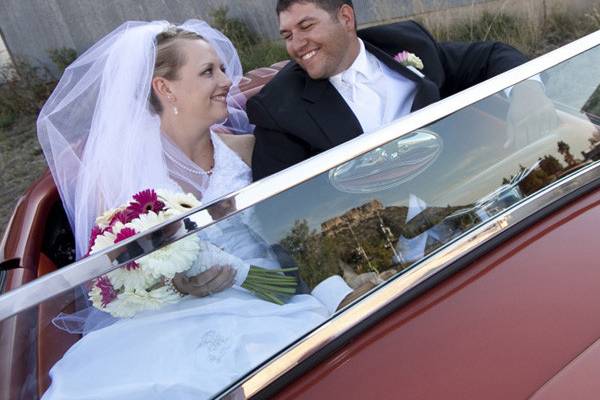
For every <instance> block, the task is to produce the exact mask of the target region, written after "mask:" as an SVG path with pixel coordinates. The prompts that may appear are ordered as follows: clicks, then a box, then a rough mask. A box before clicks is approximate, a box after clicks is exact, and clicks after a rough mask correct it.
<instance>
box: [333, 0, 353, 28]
mask: <svg viewBox="0 0 600 400" xmlns="http://www.w3.org/2000/svg"><path fill="white" fill-rule="evenodd" d="M337 17H338V21H340V23H342V25H344V27H345V28H346V30H348V31H354V32H356V16H355V15H354V9H353V8H352V7H351V6H349V5H348V4H342V6H341V7H340V8H339V10H338V12H337Z"/></svg>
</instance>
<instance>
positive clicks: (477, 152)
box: [256, 49, 600, 243]
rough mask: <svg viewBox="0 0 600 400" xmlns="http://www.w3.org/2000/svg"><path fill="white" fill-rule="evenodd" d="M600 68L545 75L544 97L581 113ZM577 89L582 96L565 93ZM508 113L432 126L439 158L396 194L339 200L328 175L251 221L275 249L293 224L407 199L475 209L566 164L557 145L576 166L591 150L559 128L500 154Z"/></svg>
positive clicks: (494, 111)
mask: <svg viewBox="0 0 600 400" xmlns="http://www.w3.org/2000/svg"><path fill="white" fill-rule="evenodd" d="M599 63H600V50H599V49H594V50H591V51H589V52H587V53H584V54H583V55H580V56H578V57H576V58H574V59H571V60H569V61H568V62H565V63H563V64H561V65H559V66H557V67H555V68H553V69H550V70H548V71H547V72H546V74H545V82H546V91H547V94H548V96H549V97H551V98H552V99H553V100H556V99H558V100H559V101H560V102H561V103H562V104H566V105H569V106H571V107H573V108H574V109H576V110H579V109H580V108H581V106H582V105H583V104H584V103H585V102H586V101H587V99H588V97H589V96H590V95H591V93H593V91H594V90H595V89H596V87H597V86H598V84H600V69H599V68H597V65H598V64H599ZM583 77H585V81H584V82H583ZM578 78H579V79H578ZM574 81H576V82H574ZM580 86H581V87H584V88H585V90H576V91H574V90H571V89H570V88H572V87H580ZM506 111H507V102H506V100H505V98H504V97H503V96H502V95H495V96H492V97H491V98H488V99H485V100H483V101H481V102H479V103H477V104H474V105H473V106H470V107H467V108H465V109H463V110H461V111H459V112H457V113H454V114H452V115H450V116H449V117H447V118H445V119H443V120H441V121H439V122H437V123H435V124H433V125H431V126H429V127H428V129H430V130H433V131H435V132H436V133H438V134H439V135H440V137H441V138H442V140H443V146H444V150H443V152H442V154H441V155H440V157H439V158H438V159H437V160H436V161H435V163H434V164H432V165H431V166H430V167H428V168H427V169H426V170H425V171H424V172H422V173H421V174H420V175H418V176H416V177H414V178H413V179H411V180H409V181H408V182H405V183H403V184H401V185H399V186H397V187H395V188H391V189H388V190H383V191H379V192H375V193H368V194H349V193H342V192H339V191H337V190H336V189H335V188H333V186H332V185H331V184H330V183H329V179H328V175H327V174H322V175H319V176H317V177H315V178H313V179H311V180H309V181H307V182H305V183H303V184H302V185H300V186H297V187H295V188H292V189H290V190H288V191H286V192H284V193H281V194H279V195H277V196H275V197H273V198H270V199H268V200H266V201H264V202H262V203H261V204H259V205H258V206H257V207H256V213H257V216H258V218H259V219H260V221H262V225H263V226H262V230H263V233H264V234H265V236H266V238H267V239H268V241H270V242H271V243H275V242H278V241H279V240H281V239H282V237H283V236H284V235H285V234H286V233H287V232H289V230H290V228H291V227H292V226H293V224H294V221H296V220H299V219H306V220H307V221H308V223H309V225H310V227H311V228H313V229H319V228H320V225H321V223H322V222H324V221H326V220H328V219H330V218H333V217H335V216H338V215H341V214H343V213H344V212H346V211H348V210H349V209H351V208H353V207H357V206H360V205H362V204H364V203H367V202H368V201H371V200H373V199H377V200H379V201H381V202H382V203H383V204H384V206H391V205H396V206H398V205H407V203H408V198H409V195H410V194H411V193H413V194H416V195H417V196H418V197H420V198H421V199H423V200H424V201H425V202H426V203H427V204H428V205H429V206H442V207H443V206H447V205H452V206H459V205H460V206H462V205H466V204H470V203H474V202H475V201H477V200H478V199H480V198H481V197H483V196H485V195H486V194H488V193H490V192H492V191H494V190H495V189H496V188H497V187H498V186H500V185H501V183H502V179H503V178H505V177H506V178H509V177H510V176H511V175H515V174H516V173H518V172H519V166H520V165H522V166H524V167H529V166H531V165H532V164H534V163H535V162H536V161H537V159H538V158H540V157H543V156H544V155H548V154H552V155H554V156H555V157H556V158H557V159H559V160H560V161H561V162H563V157H562V155H560V154H558V152H557V145H556V143H557V142H558V141H559V140H563V141H565V142H567V143H568V144H569V145H570V146H571V153H572V154H573V155H574V156H575V157H576V158H577V157H580V152H581V151H582V150H587V149H588V148H589V145H588V138H589V132H584V131H583V130H581V129H575V130H574V129H573V128H568V127H567V128H565V127H562V128H561V129H558V130H557V131H556V132H553V135H550V136H547V137H546V138H544V139H542V140H538V141H536V142H534V143H531V144H529V145H527V146H525V147H524V148H519V149H504V148H503V145H504V142H505V140H506V134H505V128H504V119H505V116H506ZM577 118H580V119H581V118H584V117H583V116H581V115H578V116H577ZM563 164H564V162H563Z"/></svg>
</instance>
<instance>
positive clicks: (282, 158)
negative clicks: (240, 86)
mask: <svg viewBox="0 0 600 400" xmlns="http://www.w3.org/2000/svg"><path fill="white" fill-rule="evenodd" d="M246 111H247V112H248V117H249V119H250V122H251V123H253V124H254V125H256V128H255V129H254V136H255V137H256V144H255V146H254V152H253V153H252V176H253V178H254V180H255V181H256V180H259V179H261V178H264V177H266V176H269V175H271V174H274V173H276V172H279V171H281V170H283V169H285V168H287V167H289V166H292V165H294V164H296V163H298V162H300V161H302V160H305V159H307V158H309V157H310V153H309V151H308V148H307V145H306V143H304V142H302V141H301V140H300V139H298V138H297V137H295V136H293V135H291V134H290V133H289V132H286V131H285V130H284V129H283V128H282V127H281V126H280V125H279V124H278V123H277V121H276V119H275V118H274V117H273V116H272V115H271V112H270V111H269V109H268V107H266V106H265V105H264V104H263V102H262V101H260V100H259V99H258V98H256V96H255V97H252V98H250V99H249V100H248V103H247V104H246Z"/></svg>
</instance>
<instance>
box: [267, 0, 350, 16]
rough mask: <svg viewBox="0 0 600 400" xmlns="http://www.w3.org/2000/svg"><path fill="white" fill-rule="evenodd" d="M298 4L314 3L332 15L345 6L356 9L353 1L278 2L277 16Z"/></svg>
mask: <svg viewBox="0 0 600 400" xmlns="http://www.w3.org/2000/svg"><path fill="white" fill-rule="evenodd" d="M296 3H313V4H315V5H317V7H320V8H322V9H323V10H325V11H327V12H328V13H330V14H334V13H336V12H337V10H339V8H340V7H341V6H343V5H344V4H347V5H349V6H350V7H352V8H354V6H353V5H352V0H277V8H276V9H275V10H276V11H277V15H279V14H281V12H283V11H286V10H288V9H289V8H290V7H291V6H293V5H294V4H296Z"/></svg>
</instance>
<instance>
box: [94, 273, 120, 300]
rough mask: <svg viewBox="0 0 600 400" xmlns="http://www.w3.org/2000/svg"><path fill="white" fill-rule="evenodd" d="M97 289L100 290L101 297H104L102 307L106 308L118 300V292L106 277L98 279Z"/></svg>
mask: <svg viewBox="0 0 600 400" xmlns="http://www.w3.org/2000/svg"><path fill="white" fill-rule="evenodd" d="M96 287H97V288H98V289H100V296H101V297H102V307H106V306H107V305H108V304H109V303H110V302H111V301H113V300H114V299H116V298H117V292H116V291H115V288H114V287H113V285H112V283H110V279H108V278H107V277H106V276H101V277H100V278H98V279H96Z"/></svg>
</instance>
